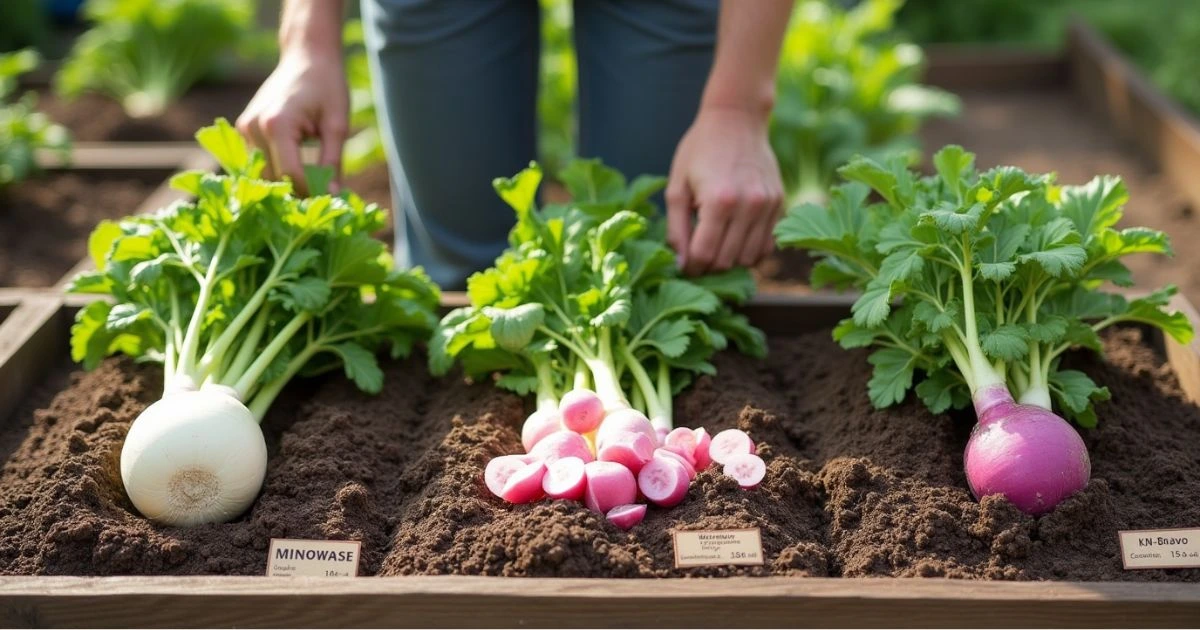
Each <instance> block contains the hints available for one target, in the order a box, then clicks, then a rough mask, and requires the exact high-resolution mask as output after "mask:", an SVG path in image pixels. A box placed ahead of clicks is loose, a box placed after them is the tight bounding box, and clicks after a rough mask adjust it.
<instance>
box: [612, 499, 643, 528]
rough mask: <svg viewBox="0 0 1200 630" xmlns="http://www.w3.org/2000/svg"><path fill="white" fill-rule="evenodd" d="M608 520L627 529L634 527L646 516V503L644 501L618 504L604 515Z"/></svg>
mask: <svg viewBox="0 0 1200 630" xmlns="http://www.w3.org/2000/svg"><path fill="white" fill-rule="evenodd" d="M604 518H607V519H608V522H610V523H612V524H613V525H616V526H617V527H620V528H621V529H623V530H625V531H629V530H631V529H633V528H634V526H636V525H637V524H638V523H641V522H642V519H644V518H646V505H645V504H644V503H634V504H631V505H618V506H617V507H615V508H613V509H611V510H609V511H608V514H605V515H604Z"/></svg>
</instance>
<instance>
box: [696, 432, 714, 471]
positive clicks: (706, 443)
mask: <svg viewBox="0 0 1200 630" xmlns="http://www.w3.org/2000/svg"><path fill="white" fill-rule="evenodd" d="M692 433H693V434H694V435H695V436H696V448H695V449H694V450H692V459H694V460H696V470H697V471H701V470H704V469H705V468H708V467H709V466H710V465H712V456H711V455H709V447H710V446H711V445H712V436H711V435H709V434H708V431H705V430H704V427H700V428H698V429H693V430H692Z"/></svg>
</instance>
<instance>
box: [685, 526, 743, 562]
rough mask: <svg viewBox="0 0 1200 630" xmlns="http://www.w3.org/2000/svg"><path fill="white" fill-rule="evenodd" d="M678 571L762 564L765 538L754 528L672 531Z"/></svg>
mask: <svg viewBox="0 0 1200 630" xmlns="http://www.w3.org/2000/svg"><path fill="white" fill-rule="evenodd" d="M671 534H672V536H673V537H674V539H675V568H677V569H683V568H687V567H705V566H713V565H727V564H745V565H750V564H762V563H763V550H762V535H761V534H760V532H759V529H758V528H757V527H755V528H752V529H709V530H694V531H679V530H676V531H672V532H671Z"/></svg>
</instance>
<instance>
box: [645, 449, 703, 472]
mask: <svg viewBox="0 0 1200 630" xmlns="http://www.w3.org/2000/svg"><path fill="white" fill-rule="evenodd" d="M654 456H655V457H661V458H663V459H670V460H674V461H676V462H679V465H681V466H683V469H684V470H686V471H687V474H688V480H692V479H695V478H696V467H695V466H693V465H692V463H691V462H689V461H688V460H687V459H686V458H684V457H683V456H682V455H680V454H679V453H677V452H675V451H672V450H671V449H669V448H666V447H663V448H660V449H657V450H655V451H654Z"/></svg>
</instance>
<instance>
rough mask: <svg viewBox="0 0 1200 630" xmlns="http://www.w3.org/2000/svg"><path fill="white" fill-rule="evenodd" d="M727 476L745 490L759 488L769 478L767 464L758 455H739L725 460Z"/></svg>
mask: <svg viewBox="0 0 1200 630" xmlns="http://www.w3.org/2000/svg"><path fill="white" fill-rule="evenodd" d="M724 472H725V474H726V475H728V476H730V477H733V478H734V479H736V480H737V482H738V485H739V486H741V487H742V489H743V490H750V489H752V488H757V487H758V484H760V483H762V480H763V477H766V476H767V464H766V462H764V461H763V460H762V458H761V457H759V456H758V455H753V454H750V453H739V454H737V455H730V456H729V458H728V459H726V460H725V470H724Z"/></svg>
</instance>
